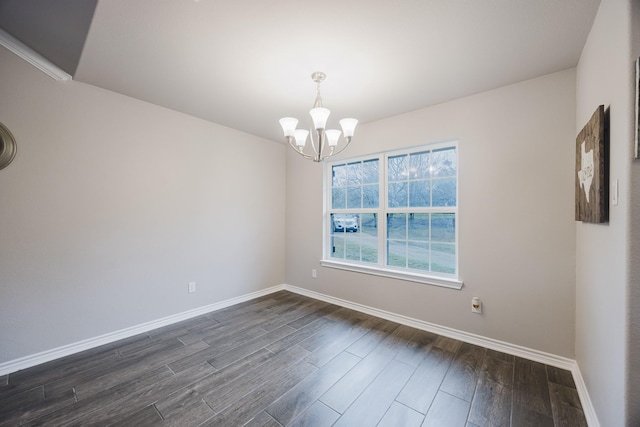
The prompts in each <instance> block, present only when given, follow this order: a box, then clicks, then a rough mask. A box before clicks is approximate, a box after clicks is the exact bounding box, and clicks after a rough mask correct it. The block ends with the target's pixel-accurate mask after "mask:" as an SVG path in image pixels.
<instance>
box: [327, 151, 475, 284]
mask: <svg viewBox="0 0 640 427" xmlns="http://www.w3.org/2000/svg"><path fill="white" fill-rule="evenodd" d="M447 147H456V154H457V155H458V157H459V147H458V141H457V140H453V141H445V142H439V143H431V144H425V145H420V146H416V147H411V148H405V149H401V150H393V151H385V152H381V153H376V154H372V155H367V156H360V157H354V158H349V159H341V160H337V161H333V162H326V163H325V165H324V221H323V248H322V260H321V261H320V264H321V265H322V266H324V267H330V268H337V269H341V270H347V271H355V272H359V273H365V274H372V275H376V276H383V277H390V278H394V279H400V280H408V281H412V282H418V283H423V284H429V285H436V286H442V287H447V288H452V289H462V286H463V281H462V280H461V279H460V277H459V271H460V270H459V253H460V250H459V249H460V247H459V243H458V242H459V223H460V215H459V207H458V206H459V204H460V203H459V197H458V193H459V179H458V176H459V167H456V206H455V207H447V208H438V207H428V208H416V207H410V208H388V207H387V194H388V182H387V181H388V171H387V167H388V158H389V157H393V156H398V155H403V154H410V153H418V152H420V151H425V150H429V151H432V150H438V149H440V148H447ZM373 159H378V160H379V173H380V182H379V203H378V208H357V209H351V208H348V209H333V207H332V205H331V204H332V184H333V177H332V170H333V169H332V168H333V166H335V165H341V164H348V163H352V162H360V161H366V160H373ZM457 165H459V163H457ZM409 210H410V211H412V212H417V213H422V212H424V213H438V212H445V213H454V214H455V218H456V219H455V247H456V260H455V262H456V273H455V274H445V273H437V272H431V271H421V270H417V269H415V270H414V269H405V268H399V267H393V266H389V265H386V260H387V254H386V247H385V246H386V234H387V221H386V218H387V214H388V213H404V212H407V211H409ZM345 211H347V212H349V213H358V214H367V213H377V214H378V262H377V263H376V264H373V263H365V262H358V261H348V260H341V259H336V258H332V257H331V253H330V251H331V249H332V243H331V242H332V241H331V230H332V227H331V214H332V213H341V212H345Z"/></svg>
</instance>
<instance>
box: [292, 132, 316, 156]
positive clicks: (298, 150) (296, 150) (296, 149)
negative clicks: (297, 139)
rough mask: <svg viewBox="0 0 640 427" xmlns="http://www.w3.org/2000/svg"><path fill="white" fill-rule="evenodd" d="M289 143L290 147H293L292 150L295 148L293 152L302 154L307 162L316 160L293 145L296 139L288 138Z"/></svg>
mask: <svg viewBox="0 0 640 427" xmlns="http://www.w3.org/2000/svg"><path fill="white" fill-rule="evenodd" d="M287 141H288V142H289V145H290V146H291V148H293V151H295V152H296V153H298V154H300V155H301V156H302V157H304V158H305V159H307V160H315V157H314V156H311V155H309V154H307V153H305V152H304V151H302V149H300V148H298V146H297V145H294V144H293V141H294V139H293V138H292V137H290V136H288V137H287Z"/></svg>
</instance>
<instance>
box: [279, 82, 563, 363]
mask: <svg viewBox="0 0 640 427" xmlns="http://www.w3.org/2000/svg"><path fill="white" fill-rule="evenodd" d="M574 123H575V70H567V71H563V72H560V73H556V74H552V75H549V76H545V77H542V78H538V79H535V80H530V81H526V82H523V83H520V84H516V85H512V86H507V87H504V88H500V89H497V90H493V91H490V92H485V93H481V94H478V95H475V96H471V97H468V98H463V99H459V100H456V101H453V102H449V103H446V104H441V105H438V106H435V107H432V108H426V109H423V110H419V111H415V112H411V113H408V114H404V115H400V116H396V117H391V118H388V119H384V120H380V121H378V122H372V123H367V124H363V125H362V126H360V128H359V129H358V130H357V131H356V137H355V139H354V142H353V143H352V146H351V147H349V149H348V150H347V151H346V152H345V154H346V155H347V156H357V155H361V154H366V153H374V152H379V151H382V150H390V149H395V148H400V147H409V146H415V145H419V144H424V143H428V142H438V141H443V140H448V139H458V140H459V169H460V176H459V212H460V217H459V233H460V236H459V244H460V276H461V277H462V279H463V280H464V282H465V286H464V288H463V289H462V290H452V289H445V288H441V287H436V286H431V285H423V284H417V283H413V282H407V281H401V280H395V279H389V278H383V277H377V276H372V275H367V274H361V273H353V272H345V271H341V270H336V269H330V268H323V267H320V265H319V260H320V259H321V256H322V253H321V248H322V230H321V225H322V203H323V200H322V191H323V190H322V188H323V182H322V179H323V178H322V176H323V174H322V166H321V165H314V164H311V163H309V162H308V161H305V160H302V159H300V158H298V157H297V156H296V154H295V153H292V152H291V150H290V151H289V152H288V154H287V245H286V249H287V269H286V281H287V283H289V284H292V285H296V286H300V287H303V288H306V289H309V290H313V291H317V292H321V293H324V294H328V295H331V296H334V297H338V298H343V299H346V300H349V301H353V302H356V303H360V304H364V305H367V306H371V307H375V308H378V309H382V310H387V311H390V312H393V313H398V314H402V315H405V316H409V317H412V318H416V319H420V320H424V321H428V322H432V323H435V324H439V325H442V326H447V327H450V328H455V329H458V330H462V331H466V332H470V333H474V334H479V335H482V336H485V337H489V338H493V339H498V340H503V341H506V342H509V343H513V344H517V345H521V346H525V347H529V348H533V349H536V350H540V351H544V352H549V353H552V354H556V355H561V356H565V357H569V358H573V356H574V346H573V344H574V316H575V311H574V310H575V305H574V298H575V249H574V246H575V224H574V219H573V218H574V211H573V206H574V205H573V186H574V180H573V179H574V178H573V170H574V167H575V166H574V161H575V160H574V159H575V156H574V141H575V127H574ZM311 269H318V278H317V279H312V278H311ZM473 296H478V297H480V298H481V299H482V300H483V302H484V314H483V315H481V316H478V315H475V314H472V313H471V310H470V304H471V298H472V297H473Z"/></svg>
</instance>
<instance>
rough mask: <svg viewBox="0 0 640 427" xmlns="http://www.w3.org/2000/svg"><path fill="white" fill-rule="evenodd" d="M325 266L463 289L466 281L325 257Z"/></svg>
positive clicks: (321, 263) (322, 261)
mask: <svg viewBox="0 0 640 427" xmlns="http://www.w3.org/2000/svg"><path fill="white" fill-rule="evenodd" d="M320 265H322V266H323V267H329V268H337V269H339V270H347V271H355V272H357V273H364V274H372V275H374V276H383V277H390V278H392V279H400V280H408V281H410V282H417V283H424V284H426V285H435V286H442V287H444V288H450V289H458V290H460V289H462V286H463V285H464V283H463V282H462V281H461V280H457V279H449V278H446V277H438V276H427V275H424V274H416V273H411V272H408V271H401V270H391V269H386V268H380V267H374V266H366V265H361V264H350V263H347V262H339V261H333V260H326V259H323V260H321V261H320Z"/></svg>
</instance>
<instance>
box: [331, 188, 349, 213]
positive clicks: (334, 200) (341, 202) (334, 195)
mask: <svg viewBox="0 0 640 427" xmlns="http://www.w3.org/2000/svg"><path fill="white" fill-rule="evenodd" d="M346 201H347V191H346V190H345V189H344V188H334V189H333V190H332V191H331V206H332V207H333V208H334V209H344V208H346V207H347V205H346Z"/></svg>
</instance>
